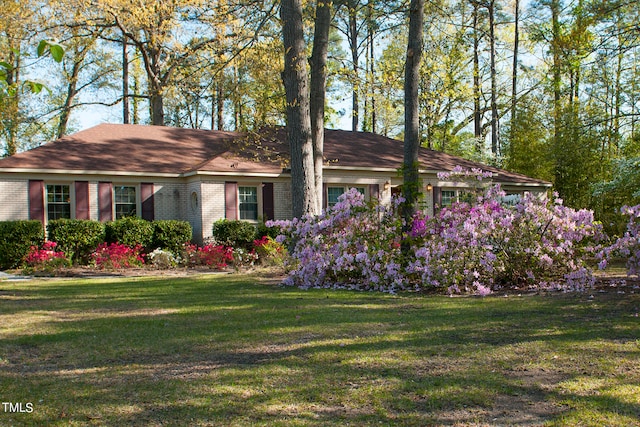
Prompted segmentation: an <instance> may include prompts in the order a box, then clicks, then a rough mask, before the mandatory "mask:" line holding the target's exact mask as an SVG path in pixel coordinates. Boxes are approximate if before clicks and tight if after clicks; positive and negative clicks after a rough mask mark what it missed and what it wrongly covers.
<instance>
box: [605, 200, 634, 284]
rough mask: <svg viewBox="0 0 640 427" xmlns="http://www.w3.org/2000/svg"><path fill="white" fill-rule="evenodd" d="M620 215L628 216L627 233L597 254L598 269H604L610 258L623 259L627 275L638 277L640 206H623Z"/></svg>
mask: <svg viewBox="0 0 640 427" xmlns="http://www.w3.org/2000/svg"><path fill="white" fill-rule="evenodd" d="M622 213H623V214H625V215H628V216H629V222H628V223H627V231H626V232H625V233H624V235H623V236H622V237H620V238H618V239H616V241H615V242H614V243H613V244H612V245H611V246H607V247H605V248H603V249H602V250H601V251H600V252H599V253H598V255H597V258H598V259H599V260H600V263H599V264H598V267H599V268H600V269H605V268H606V267H607V264H608V262H609V260H610V259H611V258H614V257H619V258H624V259H626V260H627V274H628V275H630V276H631V275H636V276H637V275H640V205H636V206H624V207H623V208H622Z"/></svg>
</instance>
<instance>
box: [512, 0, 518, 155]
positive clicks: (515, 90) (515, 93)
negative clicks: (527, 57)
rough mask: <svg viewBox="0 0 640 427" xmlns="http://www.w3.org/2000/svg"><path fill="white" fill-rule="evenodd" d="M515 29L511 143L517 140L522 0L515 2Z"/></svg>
mask: <svg viewBox="0 0 640 427" xmlns="http://www.w3.org/2000/svg"><path fill="white" fill-rule="evenodd" d="M513 14H514V28H513V66H512V69H511V132H510V133H511V135H510V139H511V141H510V142H511V143H513V140H514V139H515V124H516V108H517V102H518V100H517V96H518V50H519V49H520V28H519V26H520V0H515V5H514V13H513Z"/></svg>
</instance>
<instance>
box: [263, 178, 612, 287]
mask: <svg viewBox="0 0 640 427" xmlns="http://www.w3.org/2000/svg"><path fill="white" fill-rule="evenodd" d="M471 174H472V175H474V174H475V175H477V173H476V172H472V173H471ZM485 175H486V174H482V176H485ZM478 179H480V178H478ZM504 196H505V194H504V192H503V191H502V190H501V189H500V187H499V186H492V187H490V188H489V189H487V190H486V191H485V192H484V194H483V195H482V196H481V197H480V198H479V199H478V201H477V203H474V204H470V203H458V204H455V205H453V206H451V207H447V208H443V209H441V210H439V211H438V212H437V214H436V215H435V217H433V218H427V217H426V216H425V215H424V214H423V213H418V214H417V215H416V216H415V217H414V218H413V221H412V223H411V224H410V226H411V227H410V230H409V232H408V233H406V234H403V232H402V230H403V224H402V220H401V219H400V217H399V215H398V212H397V203H396V202H394V203H392V205H391V207H389V208H386V207H383V206H379V205H367V204H366V203H365V201H364V198H363V196H362V195H361V194H360V193H358V192H357V191H356V190H353V189H352V190H350V191H348V192H347V193H345V194H343V195H342V196H341V197H340V198H339V201H338V203H337V204H336V205H335V206H334V207H332V208H328V209H327V210H326V211H325V212H323V213H322V214H321V215H319V216H317V217H311V216H307V217H304V218H302V219H294V220H292V221H274V222H271V223H269V224H267V225H270V226H279V227H280V228H281V230H282V233H283V234H282V236H279V237H278V240H279V241H282V242H284V243H286V244H287V245H288V247H289V248H290V253H291V257H292V263H291V265H290V266H289V267H290V268H291V270H290V274H289V276H288V278H287V279H286V282H285V283H287V284H290V285H297V286H301V287H304V288H308V287H337V288H350V289H361V290H380V291H386V292H395V291H397V290H402V289H425V288H429V287H437V288H444V289H447V290H448V291H449V292H450V293H458V292H473V293H476V294H480V295H486V294H488V293H490V292H492V291H494V290H497V289H501V288H504V287H507V286H519V287H521V286H529V287H535V288H544V289H562V290H581V289H584V288H585V287H587V286H589V285H591V284H592V283H593V281H594V279H593V277H592V275H591V272H590V270H589V269H588V268H587V264H586V262H585V260H586V259H587V257H588V256H590V255H592V254H593V253H594V252H595V248H596V247H597V244H598V242H599V241H600V240H601V238H602V236H603V233H602V231H601V228H600V226H598V225H597V223H595V222H594V219H593V213H592V212H591V211H587V210H578V211H576V210H574V209H570V208H568V207H565V206H563V204H562V200H560V199H559V198H557V197H556V198H555V199H554V200H553V201H548V200H542V199H539V198H536V197H535V196H532V195H525V196H523V197H522V198H520V199H519V200H518V201H517V202H516V203H515V205H514V206H510V205H509V203H503V200H504ZM401 246H402V247H403V248H409V250H404V251H402V250H401V249H400V248H401Z"/></svg>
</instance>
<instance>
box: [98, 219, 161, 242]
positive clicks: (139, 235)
mask: <svg viewBox="0 0 640 427" xmlns="http://www.w3.org/2000/svg"><path fill="white" fill-rule="evenodd" d="M153 231H154V226H153V223H152V222H150V221H147V220H144V219H140V218H136V217H131V216H129V217H125V218H121V219H117V220H115V221H111V222H108V223H106V225H105V238H106V241H107V243H120V244H123V245H126V246H130V247H135V246H137V245H141V246H142V247H145V248H148V247H149V246H151V243H152V242H153Z"/></svg>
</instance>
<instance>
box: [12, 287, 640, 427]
mask: <svg viewBox="0 0 640 427" xmlns="http://www.w3.org/2000/svg"><path fill="white" fill-rule="evenodd" d="M639 310H640V291H639V290H635V293H631V290H627V292H626V293H625V294H618V293H616V292H610V293H598V292H595V293H593V294H592V296H590V294H581V295H561V294H556V295H527V296H517V295H510V296H508V297H505V296H491V297H486V298H479V297H456V298H448V297H444V296H426V295H399V296H393V295H386V294H377V293H355V292H336V291H325V290H312V291H303V290H299V289H294V288H282V287H279V286H277V285H273V284H269V283H267V282H266V281H263V280H261V279H260V277H259V276H257V275H256V276H250V275H240V274H238V275H203V276H194V277H189V278H184V277H183V278H180V277H177V278H152V277H148V278H135V279H132V278H117V279H91V280H68V279H67V280H64V279H49V280H33V281H25V282H7V281H5V282H0V400H1V401H2V402H10V403H12V404H17V403H22V409H23V410H28V409H29V406H27V405H26V404H27V403H30V404H31V405H32V406H31V407H32V409H33V410H32V411H31V412H23V413H15V412H14V413H11V412H10V411H9V410H7V408H8V407H7V406H6V405H4V404H3V406H2V407H0V426H9V425H16V426H19V425H33V426H43V425H51V426H57V425H60V426H68V425H109V426H125V425H134V426H135V425H138V426H159V425H163V426H166V425H175V426H186V425H192V426H201V425H207V426H208V425H211V426H225V425H234V426H239V425H251V426H253V425H264V426H277V425H286V426H290V425H296V426H310V425H313V426H326V425H351V426H365V425H385V426H387V425H415V426H426V425H460V426H466V425H549V426H565V425H575V426H588V425H593V426H602V425H608V426H614V425H619V426H632V425H640V422H639V421H638V420H639V419H640V318H639V317H638V312H639ZM13 408H14V410H15V409H16V407H15V406H14V407H13ZM9 409H10V408H9Z"/></svg>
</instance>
